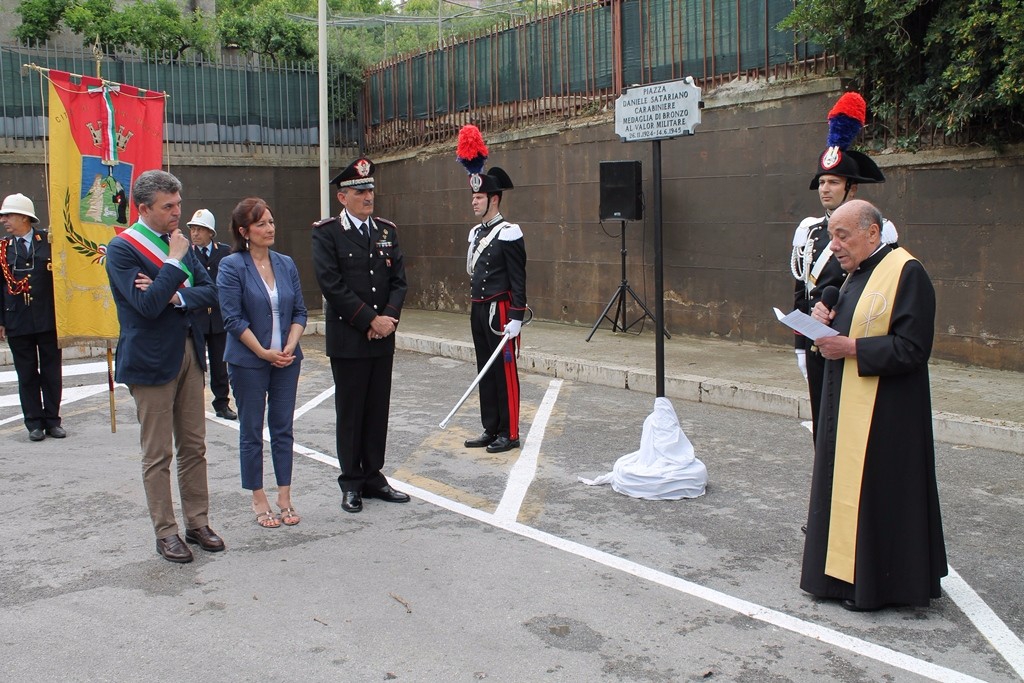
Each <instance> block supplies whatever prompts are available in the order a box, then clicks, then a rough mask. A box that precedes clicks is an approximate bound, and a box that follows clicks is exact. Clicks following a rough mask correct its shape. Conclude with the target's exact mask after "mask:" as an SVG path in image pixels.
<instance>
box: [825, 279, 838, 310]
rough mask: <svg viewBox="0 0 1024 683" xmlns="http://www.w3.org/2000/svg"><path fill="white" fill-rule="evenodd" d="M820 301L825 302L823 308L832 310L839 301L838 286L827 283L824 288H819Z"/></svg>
mask: <svg viewBox="0 0 1024 683" xmlns="http://www.w3.org/2000/svg"><path fill="white" fill-rule="evenodd" d="M821 303H823V304H825V308H827V309H828V310H830V311H831V310H832V309H833V308H835V307H836V304H837V303H839V288H838V287H836V286H835V285H829V286H828V287H826V288H825V289H823V290H821Z"/></svg>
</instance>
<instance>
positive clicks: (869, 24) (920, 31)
mask: <svg viewBox="0 0 1024 683" xmlns="http://www.w3.org/2000/svg"><path fill="white" fill-rule="evenodd" d="M780 27H781V28H784V29H791V30H795V31H797V32H799V33H803V34H805V35H806V36H808V38H810V39H811V40H812V41H814V42H816V43H818V44H820V45H822V46H823V47H824V48H825V49H827V50H828V51H830V52H832V53H833V54H836V55H838V56H839V57H842V58H843V59H844V60H845V61H846V62H847V63H848V64H849V65H850V66H852V67H853V68H854V69H855V70H856V71H857V73H858V77H859V80H860V81H861V87H862V88H863V90H864V91H865V93H866V94H867V96H868V98H869V102H870V104H871V107H872V110H873V112H874V114H875V117H876V119H878V120H880V121H881V122H882V123H883V124H885V123H886V122H889V123H892V122H894V121H895V120H897V119H898V118H899V119H906V118H913V119H915V120H917V121H919V122H920V124H921V125H922V126H929V127H935V128H937V129H938V130H940V131H941V132H943V133H946V134H947V135H950V134H956V133H960V132H962V131H965V130H968V129H972V128H973V129H985V130H986V135H987V136H988V137H989V139H990V141H993V142H997V141H1003V140H1008V139H1020V138H1021V137H1022V136H1024V125H1022V124H1024V121H1022V114H1024V45H1022V43H1021V39H1020V36H1021V35H1022V32H1024V0H967V1H966V2H965V1H964V0H798V2H797V5H796V8H795V9H794V11H793V12H792V14H790V16H789V17H787V18H786V19H785V21H783V22H782V24H781V25H780ZM907 144H908V146H913V144H914V143H913V141H912V140H911V141H908V142H907Z"/></svg>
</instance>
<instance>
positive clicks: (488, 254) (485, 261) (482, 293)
mask: <svg viewBox="0 0 1024 683" xmlns="http://www.w3.org/2000/svg"><path fill="white" fill-rule="evenodd" d="M489 232H490V228H489V227H487V226H482V225H477V226H476V227H474V228H473V230H472V231H470V244H471V248H472V250H474V251H475V249H476V247H477V245H478V244H479V243H480V240H482V239H483V238H485V237H486V236H487V234H488V233H489ZM506 233H507V234H506ZM509 238H511V239H509ZM471 253H472V252H471ZM470 292H471V298H472V300H473V303H484V302H488V301H491V300H493V299H501V298H503V297H507V298H508V300H509V302H510V305H509V311H508V315H509V318H510V319H512V320H522V319H523V318H524V317H525V314H526V246H525V244H524V241H523V237H522V230H520V228H519V226H518V225H514V224H506V227H504V228H502V230H501V232H499V233H498V235H497V236H496V238H495V239H493V240H491V243H490V244H488V245H487V247H486V248H485V249H484V250H483V251H482V252H481V253H480V257H479V258H478V259H477V262H476V266H475V267H474V268H473V275H472V277H471V282H470Z"/></svg>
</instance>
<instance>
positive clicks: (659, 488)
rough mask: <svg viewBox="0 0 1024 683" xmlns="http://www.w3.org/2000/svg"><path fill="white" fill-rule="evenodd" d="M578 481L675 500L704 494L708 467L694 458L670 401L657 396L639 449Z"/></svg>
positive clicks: (645, 424)
mask: <svg viewBox="0 0 1024 683" xmlns="http://www.w3.org/2000/svg"><path fill="white" fill-rule="evenodd" d="M579 480H580V481H582V482H583V483H584V484H586V485H588V486H599V485H601V484H611V485H612V488H613V489H614V490H615V491H618V492H619V493H621V494H623V495H627V496H631V497H633V498H643V499H645V500H679V499H680V498H696V497H698V496H702V495H704V489H705V487H706V486H707V483H708V470H707V468H706V467H704V463H702V462H701V461H700V460H698V459H697V458H696V457H694V455H693V445H692V444H691V443H690V440H689V439H687V438H686V434H684V433H683V430H682V428H680V426H679V418H678V417H676V411H675V409H674V408H673V407H672V402H671V401H669V400H668V399H667V398H665V397H658V398H656V399H654V412H653V413H651V414H650V415H648V416H647V419H646V420H644V431H643V435H642V436H641V437H640V450H638V451H634V452H632V453H630V454H628V455H624V456H622V457H621V458H619V459H618V460H616V461H615V465H614V466H613V467H612V471H611V472H609V473H608V474H603V475H601V476H600V477H597V478H596V479H584V478H583V477H580V478H579Z"/></svg>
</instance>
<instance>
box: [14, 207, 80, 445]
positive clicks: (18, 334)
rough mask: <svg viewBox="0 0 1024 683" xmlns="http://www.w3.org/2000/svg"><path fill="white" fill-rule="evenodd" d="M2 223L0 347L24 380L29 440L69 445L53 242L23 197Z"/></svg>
mask: <svg viewBox="0 0 1024 683" xmlns="http://www.w3.org/2000/svg"><path fill="white" fill-rule="evenodd" d="M0 222H2V223H3V225H4V227H5V228H6V229H7V233H8V234H7V237H6V238H4V239H3V240H0V265H2V269H3V283H2V284H0V341H4V340H6V341H7V343H8V344H9V345H10V347H11V354H12V355H13V356H14V370H15V372H17V374H18V394H19V396H20V398H21V411H22V414H23V415H24V416H25V426H26V427H27V428H28V438H29V439H31V440H32V441H42V440H43V439H45V438H46V437H47V436H51V437H53V438H55V439H63V438H64V437H65V436H67V434H66V433H65V431H64V428H63V427H61V424H60V422H61V420H60V399H61V382H62V378H61V352H60V348H59V347H58V346H57V320H56V315H55V313H54V309H53V265H52V262H51V257H50V242H49V240H48V239H47V233H46V231H45V230H39V229H38V228H36V227H34V224H35V223H38V222H39V219H38V218H37V217H36V211H35V206H34V205H33V204H32V200H31V199H29V198H28V197H26V196H25V195H23V194H12V195H9V196H7V197H6V198H4V202H3V205H2V206H0Z"/></svg>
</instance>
